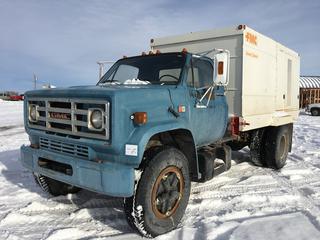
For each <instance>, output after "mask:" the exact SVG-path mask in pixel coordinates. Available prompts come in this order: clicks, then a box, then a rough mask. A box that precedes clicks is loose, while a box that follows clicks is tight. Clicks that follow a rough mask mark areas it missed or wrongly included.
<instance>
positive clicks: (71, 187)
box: [21, 29, 292, 237]
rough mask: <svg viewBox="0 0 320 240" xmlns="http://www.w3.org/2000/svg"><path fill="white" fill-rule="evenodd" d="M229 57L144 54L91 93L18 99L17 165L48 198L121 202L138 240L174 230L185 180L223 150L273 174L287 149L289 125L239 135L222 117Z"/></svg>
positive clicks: (207, 176) (206, 172) (237, 125)
mask: <svg viewBox="0 0 320 240" xmlns="http://www.w3.org/2000/svg"><path fill="white" fill-rule="evenodd" d="M237 31H240V29H238V30H237ZM240 32H241V31H240ZM242 32H243V30H242ZM151 42H152V43H154V39H152V40H151ZM213 47H214V46H213ZM230 59H232V56H231V55H230V51H229V50H227V49H217V48H212V49H208V51H205V52H200V53H199V52H189V51H188V49H181V50H180V51H167V52H160V51H159V50H157V51H156V50H154V51H151V52H150V53H149V54H145V53H143V54H142V55H139V56H134V57H124V58H122V59H120V60H118V61H117V62H116V63H115V64H114V65H113V66H112V67H111V68H110V69H109V70H108V71H107V72H106V73H105V74H104V75H103V76H102V77H101V78H100V80H99V81H98V83H97V84H96V85H93V86H79V87H69V88H61V89H59V88H56V89H43V90H33V91H28V92H26V93H25V100H24V117H25V118H24V119H25V129H26V132H27V133H28V135H29V139H30V145H28V146H25V145H24V146H22V147H21V162H22V164H23V166H25V167H26V168H28V169H30V171H32V172H33V174H34V176H35V179H36V181H37V183H38V184H39V185H40V186H41V187H42V189H43V190H45V191H46V192H48V193H50V194H52V195H54V196H58V195H65V194H69V193H76V192H78V191H79V190H80V189H82V188H83V189H88V190H91V191H94V192H98V193H102V194H106V195H109V196H116V197H123V198H124V212H125V214H126V218H127V221H128V223H129V225H130V226H131V227H132V228H133V229H136V230H138V231H139V232H140V233H141V234H142V235H144V236H146V237H155V236H157V235H160V234H163V233H165V232H168V231H170V230H172V229H174V228H176V227H177V225H178V224H179V222H180V220H181V218H182V217H183V215H184V212H185V209H186V207H187V203H188V200H189V195H190V187H191V182H192V181H194V182H205V181H208V180H211V179H212V178H213V177H214V176H216V175H218V174H220V173H222V172H224V171H227V170H228V169H229V168H230V167H231V149H233V150H237V149H241V148H242V147H244V146H249V148H250V150H251V152H252V154H251V158H252V161H253V162H255V163H257V164H258V165H262V166H268V167H273V168H276V169H279V168H281V167H283V166H284V164H285V160H286V158H287V154H288V151H290V148H291V138H292V124H291V123H285V124H283V125H281V126H274V127H271V126H267V127H260V128H257V129H249V130H247V131H245V130H246V129H245V127H248V125H249V124H250V123H248V122H246V121H245V120H244V119H243V118H242V117H241V116H237V115H236V114H230V109H229V108H228V105H229V104H228V102H227V97H226V92H228V89H227V85H228V83H229V81H230V76H231V75H232V74H230V68H232V65H231V63H232V60H230ZM230 65H231V66H230Z"/></svg>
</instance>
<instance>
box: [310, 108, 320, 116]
mask: <svg viewBox="0 0 320 240" xmlns="http://www.w3.org/2000/svg"><path fill="white" fill-rule="evenodd" d="M310 112H311V115H312V116H320V109H318V108H312V109H311V111H310Z"/></svg>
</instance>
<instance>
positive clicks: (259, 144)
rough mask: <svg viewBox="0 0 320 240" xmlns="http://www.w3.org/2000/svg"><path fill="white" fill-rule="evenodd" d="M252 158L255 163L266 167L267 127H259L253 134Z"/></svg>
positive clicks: (251, 143) (250, 146) (251, 144)
mask: <svg viewBox="0 0 320 240" xmlns="http://www.w3.org/2000/svg"><path fill="white" fill-rule="evenodd" d="M249 148H250V160H251V162H252V163H253V164H254V165H257V166H260V167H266V166H267V163H266V160H265V129H264V128H262V129H258V130H256V131H254V132H253V133H252V135H251V141H250V145H249Z"/></svg>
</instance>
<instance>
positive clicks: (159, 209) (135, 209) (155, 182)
mask: <svg viewBox="0 0 320 240" xmlns="http://www.w3.org/2000/svg"><path fill="white" fill-rule="evenodd" d="M189 196H190V179H189V168H188V160H187V159H186V157H185V156H184V155H183V153H182V152H181V151H179V150H177V149H175V148H168V149H164V150H161V151H159V152H158V153H155V155H154V156H153V158H152V159H151V160H150V161H149V162H148V163H147V164H145V167H144V169H142V173H141V176H140V179H139V180H138V181H137V182H136V186H135V192H134V195H133V196H132V197H130V198H126V199H125V201H124V209H125V213H126V216H127V220H128V223H129V224H130V225H131V226H132V227H133V228H135V229H136V230H138V231H139V232H140V233H141V234H142V235H144V236H146V237H155V236H158V235H160V234H163V233H166V232H169V231H171V230H173V229H174V228H176V227H177V225H178V224H179V222H180V220H181V218H182V217H183V215H184V212H185V209H186V207H187V204H188V200H189Z"/></svg>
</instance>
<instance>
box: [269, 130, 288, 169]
mask: <svg viewBox="0 0 320 240" xmlns="http://www.w3.org/2000/svg"><path fill="white" fill-rule="evenodd" d="M290 131H291V130H290V128H289V126H288V125H284V126H281V127H273V128H271V129H269V130H268V132H267V136H266V163H267V165H268V167H271V168H274V169H280V168H282V167H283V166H284V165H285V164H286V160H287V157H288V152H289V149H290V145H291V139H290V138H291V136H292V135H291V133H290Z"/></svg>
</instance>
